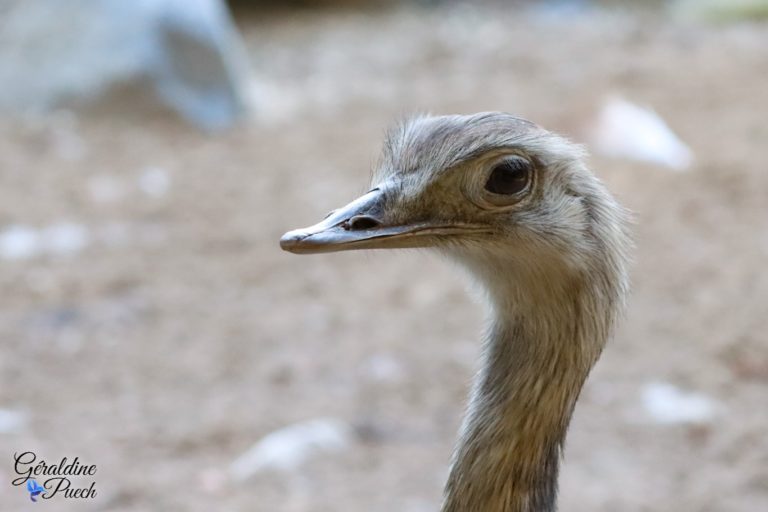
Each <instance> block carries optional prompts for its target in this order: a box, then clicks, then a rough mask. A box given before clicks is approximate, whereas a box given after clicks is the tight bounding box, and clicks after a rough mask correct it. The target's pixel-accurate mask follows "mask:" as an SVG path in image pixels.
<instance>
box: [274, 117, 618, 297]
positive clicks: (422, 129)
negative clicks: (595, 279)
mask: <svg viewBox="0 0 768 512" xmlns="http://www.w3.org/2000/svg"><path fill="white" fill-rule="evenodd" d="M624 224H625V214H624V211H623V210H622V208H621V207H620V206H619V205H618V204H617V203H616V202H615V201H614V200H613V199H612V197H611V196H610V195H609V194H608V193H607V191H606V190H605V188H604V187H603V185H602V184H601V183H600V181H599V180H598V179H597V178H596V177H595V176H594V175H593V174H592V173H591V172H590V171H589V170H588V169H587V167H586V165H585V162H584V152H583V150H582V149H581V148H580V147H579V146H577V145H574V144H572V143H570V142H569V141H567V140H566V139H564V138H562V137H560V136H558V135H556V134H554V133H551V132H548V131H547V130H544V129H543V128H541V127H539V126H537V125H535V124H533V123H531V122H529V121H526V120H524V119H520V118H518V117H515V116H512V115H509V114H506V113H500V112H489V113H480V114H475V115H469V116H458V115H453V116H439V117H431V116H422V117H415V118H411V119H409V120H406V121H405V122H403V123H401V124H400V125H398V126H396V127H395V128H394V129H393V130H391V131H390V132H389V133H388V134H387V137H386V140H385V144H384V149H383V152H382V157H381V158H380V160H379V163H378V165H377V167H376V169H375V171H374V177H373V183H372V188H371V189H370V191H369V192H368V193H366V194H365V195H363V196H362V197H360V198H358V199H356V200H354V201H352V202H351V203H349V204H348V205H346V206H344V207H342V208H340V209H338V210H335V211H333V212H331V213H330V214H329V215H328V216H327V217H326V218H325V219H324V220H323V221H322V222H320V223H318V224H315V225H314V226H311V227H308V228H304V229H298V230H295V231H291V232H288V233H286V234H285V236H283V238H282V239H281V241H280V245H281V247H282V248H283V249H285V250H287V251H290V252H294V253H302V254H306V253H320V252H332V251H343V250H350V249H383V248H408V247H431V248H437V249H439V250H441V251H442V252H444V253H446V254H447V255H449V256H451V257H452V258H454V259H458V260H459V261H460V262H462V263H464V264H465V265H466V266H467V267H469V269H470V270H471V271H472V273H473V274H475V275H476V277H478V278H480V280H481V281H482V282H483V283H485V284H486V286H487V288H488V289H489V291H490V292H492V294H493V295H496V294H495V293H493V292H494V290H495V289H496V288H497V286H496V284H497V283H498V282H499V278H500V277H501V278H503V281H505V282H506V281H508V280H512V281H516V282H517V284H518V285H523V286H524V285H525V284H528V285H533V284H534V283H530V282H527V281H528V280H529V279H534V280H539V281H540V282H539V285H541V284H547V283H550V284H552V283H553V282H554V281H555V280H554V279H552V273H553V272H557V273H560V272H564V273H565V274H581V273H584V272H587V273H589V272H602V271H611V270H612V271H613V272H612V273H613V274H616V273H618V274H621V273H622V272H623V271H624V268H623V266H624V261H623V260H624V252H625V249H626V246H627V245H628V243H627V237H626V233H625V230H624ZM526 282H527V283H526ZM617 284H620V287H621V288H623V287H624V286H625V285H626V283H623V282H622V283H617ZM519 287H520V286H515V288H518V289H519ZM505 288H506V287H505ZM525 288H527V291H528V292H531V291H532V290H531V289H530V287H529V286H525ZM504 291H505V292H509V291H510V290H509V289H505V290H504ZM496 298H497V299H500V298H501V297H496Z"/></svg>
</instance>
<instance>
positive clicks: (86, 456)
mask: <svg viewBox="0 0 768 512" xmlns="http://www.w3.org/2000/svg"><path fill="white" fill-rule="evenodd" d="M240 23H241V25H242V28H243V31H244V33H245V37H246V39H247V42H248V46H249V49H250V50H251V53H252V56H253V61H254V71H255V76H256V77H257V78H258V81H257V83H256V84H255V85H254V96H255V98H256V101H257V105H258V112H257V116H256V120H255V121H254V122H252V123H250V124H247V125H244V126H241V127H239V128H237V129H235V130H232V131H230V132H227V133H222V134H218V135H213V136H206V135H203V134H200V133H197V132H195V131H193V130H192V129H189V128H186V127H185V126H183V125H182V124H181V123H180V122H178V121H177V120H175V119H173V118H172V117H171V116H168V115H165V114H163V113H161V112H150V111H148V110H146V109H137V108H133V107H131V106H130V104H129V103H127V100H126V102H123V101H121V99H120V97H119V96H117V97H113V100H114V101H111V102H103V104H102V105H100V106H99V107H98V108H96V107H94V108H93V109H90V110H88V111H87V112H84V111H81V112H80V113H78V114H77V115H74V114H71V113H66V112H64V113H60V114H57V115H56V116H54V117H53V118H51V119H46V120H38V121H34V120H28V121H25V122H12V121H10V120H3V121H0V229H2V231H0V232H1V233H3V234H4V236H6V239H5V240H9V239H11V238H13V236H10V235H8V233H9V232H11V233H12V234H15V235H14V236H15V237H16V238H13V240H16V242H17V245H13V244H11V242H2V240H0V242H2V243H0V250H2V251H5V252H4V254H5V258H6V259H4V260H3V261H2V262H0V287H1V288H0V289H2V304H3V307H2V308H0V343H2V345H1V346H2V358H1V359H0V410H4V411H5V416H3V415H2V414H0V420H2V419H3V417H5V420H3V421H0V428H4V429H5V431H3V430H0V461H1V462H0V510H2V511H6V510H8V511H11V510H14V511H16V510H20V509H21V508H22V507H23V506H25V505H23V504H24V503H25V502H26V500H27V497H26V496H25V494H24V493H23V492H22V490H21V489H19V488H15V487H11V485H10V481H11V480H12V479H13V478H14V476H13V465H12V455H13V453H14V452H21V451H24V450H34V451H35V452H36V453H37V454H38V455H39V456H40V457H43V458H45V459H47V460H48V461H54V460H56V459H59V458H60V457H62V456H68V457H70V458H72V457H74V456H78V457H79V458H80V460H81V461H83V462H86V463H90V464H96V465H97V467H98V471H97V474H96V475H95V477H94V479H95V481H96V488H97V490H98V496H97V498H96V499H94V500H64V499H57V500H56V504H55V506H54V509H55V510H57V511H59V510H61V511H70V510H72V511H74V510H78V511H79V510H105V511H107V510H108V511H121V512H123V511H124V512H129V511H131V512H133V511H150V510H151V511H155V510H156V511H164V512H167V511H177V510H178V511H191V512H194V511H208V510H219V511H239V510H248V511H265V512H275V511H284V512H304V511H306V512H323V511H352V510H365V511H368V512H384V511H387V512H391V511H394V510H397V511H403V512H422V511H424V512H427V511H435V510H437V509H438V507H439V501H440V493H441V487H442V484H443V482H444V479H445V476H446V473H447V462H448V458H449V454H450V451H451V448H452V445H453V443H454V440H455V436H456V431H457V428H458V425H459V421H460V417H461V413H462V409H463V405H464V399H465V393H466V391H467V385H468V383H469V380H470V378H471V375H472V373H473V371H474V369H475V367H476V363H477V355H478V354H477V350H478V345H477V341H476V340H477V337H478V333H479V332H480V329H481V327H482V308H481V305H479V304H477V303H475V302H473V300H472V299H471V297H470V296H468V295H467V293H466V291H465V285H466V280H465V279H464V276H463V275H462V274H461V272H460V271H458V270H457V269H456V268H454V267H452V266H451V265H449V264H448V263H446V262H444V261H441V260H440V259H438V258H437V257H434V256H433V255H430V254H428V253H421V252H415V253H406V252H384V253H371V254H367V253H349V254H337V255H328V256H317V257H314V258H299V257H295V256H291V255H288V254H286V253H283V252H281V251H280V250H279V248H278V245H277V240H278V239H279V237H280V235H281V234H282V233H283V232H284V231H286V230H287V229H292V228H294V227H298V226H304V225H307V224H310V223H313V222H315V220H316V219H319V218H320V217H321V216H322V215H324V214H325V213H326V212H327V211H328V210H330V209H331V208H333V207H336V206H338V205H340V204H343V203H345V202H346V201H348V200H349V199H351V198H353V197H354V196H356V194H358V193H360V192H361V191H364V190H365V189H366V185H367V180H368V177H369V169H370V166H371V162H372V161H373V160H374V159H375V158H376V155H377V151H378V144H379V143H380V140H381V135H382V133H383V131H384V129H385V128H386V126H387V125H388V124H389V122H390V121H392V120H393V119H395V118H397V117H399V116H401V115H402V114H403V113H406V112H410V111H414V110H418V111H425V110H426V111H432V112H435V113H452V112H474V111H482V110H507V111H512V112H516V113H518V114H521V115H523V116H525V117H528V118H530V119H533V120H535V121H537V122H539V123H540V124H543V125H544V126H546V127H548V128H550V129H553V130H556V131H561V132H564V133H566V134H568V135H569V136H571V137H573V138H574V139H576V140H584V137H585V135H584V134H585V130H586V128H587V126H588V124H589V121H590V119H592V118H594V115H595V112H596V111H597V108H598V106H599V105H600V103H601V102H602V101H603V100H604V98H606V97H608V96H610V95H612V94H618V95H621V96H623V97H625V98H628V99H630V100H632V101H634V102H636V103H639V104H643V105H651V106H652V107H653V108H654V109H655V110H656V111H657V112H658V113H659V114H660V115H661V116H662V117H663V118H664V119H666V120H667V122H668V123H669V124H670V126H671V127H672V128H673V129H674V130H675V131H676V132H677V133H678V134H679V135H680V136H681V138H682V139H683V140H685V141H686V142H687V143H688V144H689V145H690V146H691V148H692V150H693V152H694V154H695V158H696V160H695V164H694V166H693V168H692V169H691V170H690V171H688V172H682V173H680V172H672V171H669V170H666V169H663V168H659V167H656V166H652V165H646V164H639V163H630V162H626V161H621V160H612V159H607V158H601V157H599V156H597V155H596V156H594V157H593V158H592V164H593V167H594V168H595V169H596V170H597V172H598V174H599V175H600V176H601V177H602V178H604V180H605V181H606V182H607V183H608V185H609V186H610V188H611V189H612V190H613V191H615V193H616V194H617V195H618V196H619V197H620V198H621V200H622V201H623V202H624V203H625V204H626V205H627V206H629V207H630V208H631V209H632V210H634V211H635V212H636V217H637V226H636V238H637V246H638V248H637V254H636V264H635V268H634V272H633V283H634V291H633V295H632V298H631V301H630V305H629V310H628V313H627V317H626V319H625V321H624V322H623V324H622V325H621V327H620V329H619V331H618V333H617V336H616V338H615V339H614V340H613V342H612V343H611V344H610V346H609V347H608V348H607V349H606V351H605V353H604V356H603V358H602V359H601V361H600V363H599V364H598V366H597V367H596V369H595V371H594V372H593V374H592V376H591V377H590V380H589V382H588V384H587V387H586V388H585V390H584V393H583V394H582V397H581V400H580V403H579V406H578V407H577V412H576V415H575V419H574V422H573V424H572V427H571V431H570V435H569V438H568V444H567V450H566V455H565V462H564V467H563V474H562V480H561V499H560V503H561V509H562V510H563V511H571V512H587V511H589V512H614V511H617V510H621V511H626V512H630V511H638V512H639V511H655V512H658V511H712V512H715V511H717V512H721V511H726V512H741V511H744V512H746V511H749V512H754V511H756V510H768V441H767V439H768V436H766V433H767V432H768V339H767V338H766V332H768V315H767V314H766V313H768V307H767V306H766V303H767V302H768V272H766V271H765V270H766V269H765V267H766V261H768V152H766V141H768V125H767V124H766V121H765V117H766V112H768V86H767V84H766V77H767V76H768V45H766V44H765V42H766V40H768V26H765V25H751V24H744V25H730V26H718V27H704V26H696V25H689V24H680V23H677V22H673V21H668V20H664V19H661V18H659V17H656V16H655V15H653V14H652V13H645V14H642V13H641V14H637V15H632V16H630V15H626V14H618V13H612V14H607V13H594V14H592V15H574V16H568V17H557V16H554V15H546V14H542V13H539V14H536V15H531V14H528V13H526V12H521V11H513V10H506V11H504V10H497V9H494V8H491V7H488V8H482V9H481V8H475V9H469V8H466V7H460V6H453V7H451V6H446V7H440V8H437V9H434V10H413V9H400V10H395V11H378V12H371V13H356V12H351V11H323V12H322V13H319V14H318V13H314V14H310V13H298V14H297V13H293V14H288V13H283V14H272V15H270V17H267V18H258V17H246V18H243V19H241V20H240ZM11 226H16V228H13V229H15V231H9V230H11ZM9 237H10V238H9ZM19 237H20V238H19ZM25 237H26V238H25ZM19 240H21V242H18V241H19ZM3 243H6V244H7V245H3ZM18 243H21V245H18ZM24 244H26V245H24ZM8 251H10V252H8ZM14 251H16V252H14ZM654 383H664V384H665V385H669V386H674V389H677V390H680V393H696V394H698V395H701V396H702V397H705V398H706V400H709V402H710V403H712V404H715V405H714V407H713V409H712V411H711V414H705V415H704V416H702V417H700V418H698V420H696V421H687V422H686V421H679V422H671V423H665V422H663V421H660V418H659V417H658V416H654V415H653V414H652V410H649V409H648V406H647V404H646V403H645V402H644V396H646V398H647V394H648V390H649V389H652V388H653V386H654ZM658 387H659V386H658V385H656V388H658ZM681 399H682V400H686V398H685V396H683V398H681ZM8 418H10V419H8ZM13 418H16V419H17V420H18V421H16V423H17V425H14V424H13V423H14V421H13ZM316 418H335V419H336V420H338V421H340V422H344V423H345V424H348V425H350V426H351V433H350V434H349V435H348V438H347V444H346V448H342V449H339V450H336V451H327V452H318V453H315V454H314V456H311V457H308V458H307V460H306V461H304V462H303V463H301V464H298V465H297V466H296V467H294V468H288V469H282V470H278V469H272V470H269V469H268V470H265V471H262V472H260V473H258V474H255V475H253V476H251V477H250V478H247V479H245V480H244V481H237V480H234V479H232V478H230V477H229V473H228V472H227V471H228V467H229V465H230V463H231V462H232V461H233V460H235V459H236V458H237V457H238V456H240V455H241V454H242V453H244V452H245V451H246V450H247V449H248V448H249V447H250V446H251V445H252V444H253V443H255V442H256V441H258V440H259V439H260V438H262V437H263V436H264V435H266V434H268V433H269V432H271V431H274V430H276V429H279V428H282V427H284V426H286V425H290V424H292V423H295V422H300V421H304V420H311V419H316ZM3 425H5V426H4V427H3ZM27 503H28V502H27ZM48 505H50V506H53V502H49V503H46V504H45V505H44V506H48Z"/></svg>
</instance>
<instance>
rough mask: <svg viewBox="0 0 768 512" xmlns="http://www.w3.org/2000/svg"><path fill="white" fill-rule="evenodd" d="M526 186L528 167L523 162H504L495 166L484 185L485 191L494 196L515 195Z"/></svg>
mask: <svg viewBox="0 0 768 512" xmlns="http://www.w3.org/2000/svg"><path fill="white" fill-rule="evenodd" d="M527 184H528V165H527V164H526V163H524V162H519V161H515V162H504V163H503V164H499V165H497V166H496V167H495V168H494V169H493V171H491V176H490V177H489V178H488V182H487V183H486V184H485V190H487V191H488V192H493V193H494V194H516V193H518V192H520V191H521V190H523V189H524V188H525V186H526V185H527Z"/></svg>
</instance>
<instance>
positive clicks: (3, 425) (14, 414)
mask: <svg viewBox="0 0 768 512" xmlns="http://www.w3.org/2000/svg"><path fill="white" fill-rule="evenodd" d="M26 425H27V415H26V414H24V413H23V412H20V411H14V410H12V409H0V434H15V433H17V432H20V431H21V430H22V429H23V428H24V427H25V426H26Z"/></svg>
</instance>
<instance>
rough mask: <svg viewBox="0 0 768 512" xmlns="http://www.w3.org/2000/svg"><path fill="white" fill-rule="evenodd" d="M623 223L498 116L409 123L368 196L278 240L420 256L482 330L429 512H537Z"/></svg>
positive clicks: (571, 160)
mask: <svg viewBox="0 0 768 512" xmlns="http://www.w3.org/2000/svg"><path fill="white" fill-rule="evenodd" d="M626 226H627V215H626V213H625V211H624V210H623V208H622V207H621V206H620V205H619V204H618V203H617V202H616V201H615V200H614V199H613V198H612V197H611V195H610V194H609V193H608V192H607V190H606V189H605V187H604V186H603V185H602V184H601V182H600V181H599V180H598V179H597V178H596V177H595V176H594V175H593V174H592V173H591V172H590V171H589V170H588V169H587V167H586V165H585V162H584V153H583V151H582V150H581V149H580V148H579V147H578V146H576V145H573V144H571V143H570V142H568V141H567V140H565V139H563V138H562V137H559V136H557V135H555V134H553V133H550V132H548V131H546V130H544V129H542V128H540V127H538V126H536V125H534V124H533V123H530V122H528V121H525V120H522V119H519V118H516V117H513V116H511V115H508V114H503V113H482V114H476V115H471V116H441V117H428V116H424V117H416V118H413V119H410V120H407V121H406V122H404V123H402V124H400V125H399V126H398V127H396V128H395V129H394V130H392V131H391V132H390V133H389V134H388V136H387V139H386V142H385V145H384V151H383V155H382V158H381V160H380V162H379V164H378V166H377V169H376V172H375V173H374V180H373V188H372V190H371V191H370V192H368V193H367V194H365V195H364V196H362V197H360V198H358V199H357V200H355V201H353V202H352V203H350V204H349V205H347V206H345V207H343V208H341V209H339V210H336V211H335V212H333V213H331V214H330V215H329V216H328V217H327V218H326V219H325V220H323V221H322V222H320V223H319V224H316V225H314V226H311V227H309V228H306V229H300V230H295V231H291V232H289V233H286V234H285V236H283V238H282V240H281V246H282V247H283V248H284V249H285V250H288V251H291V252H296V253H313V252H327V251H338V250H346V249H366V248H393V247H431V248H435V249H437V250H438V251H440V252H441V253H443V254H445V255H446V256H448V257H449V258H451V259H454V260H456V261H458V262H459V263H460V264H461V265H463V266H464V267H466V268H467V269H468V270H469V272H470V273H471V274H472V276H473V277H474V278H475V279H476V280H477V281H478V282H479V284H480V285H481V286H482V288H483V289H484V290H485V292H486V295H487V299H488V304H489V310H490V320H489V322H488V328H487V330H486V334H485V336H484V341H483V365H482V370H481V371H480V372H479V374H478V376H477V378H476V380H475V384H474V387H473V390H472V393H471V397H470V401H469V406H468V411H467V415H466V417H465V421H464V423H463V426H462V429H461V434H460V439H459V443H458V445H457V448H456V451H455V453H454V456H453V461H452V464H451V472H450V476H449V479H448V483H447V485H446V489H445V497H444V503H443V512H550V511H554V510H555V508H556V506H555V502H556V494H557V475H558V467H559V461H560V457H561V451H562V443H563V440H564V438H565V434H566V430H567V428H568V423H569V422H570V419H571V414H572V411H573V408H574V405H575V403H576V399H577V398H578V395H579V392H580V390H581V388H582V385H583V383H584V380H585V379H586V377H587V375H588V374H589V371H590V370H591V368H592V366H593V365H594V364H595V362H596V361H597V359H598V357H599V356H600V352H601V350H602V348H603V346H604V344H605V342H606V340H607V338H608V336H609V334H610V332H611V329H612V327H613V324H614V322H615V320H616V317H617V314H618V313H619V312H620V311H621V308H622V305H623V302H624V297H625V295H626V293H627V288H628V277H627V264H628V263H627V260H628V251H629V248H630V245H631V244H630V241H629V237H628V234H627V228H626Z"/></svg>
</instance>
